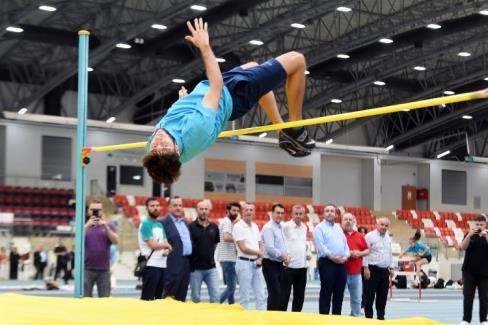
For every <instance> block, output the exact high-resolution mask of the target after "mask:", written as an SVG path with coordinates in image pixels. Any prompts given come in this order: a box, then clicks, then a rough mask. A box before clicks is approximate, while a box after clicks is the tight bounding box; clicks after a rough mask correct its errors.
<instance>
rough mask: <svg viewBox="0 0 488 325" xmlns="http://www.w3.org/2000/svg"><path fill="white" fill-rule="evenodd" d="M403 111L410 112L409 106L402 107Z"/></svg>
mask: <svg viewBox="0 0 488 325" xmlns="http://www.w3.org/2000/svg"><path fill="white" fill-rule="evenodd" d="M402 111H403V112H410V108H404V109H402Z"/></svg>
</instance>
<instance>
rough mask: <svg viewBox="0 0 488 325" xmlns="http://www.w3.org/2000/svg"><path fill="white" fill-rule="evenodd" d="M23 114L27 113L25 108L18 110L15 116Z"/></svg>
mask: <svg viewBox="0 0 488 325" xmlns="http://www.w3.org/2000/svg"><path fill="white" fill-rule="evenodd" d="M25 113H27V108H26V107H22V108H21V109H19V111H18V112H17V114H19V115H24V114H25Z"/></svg>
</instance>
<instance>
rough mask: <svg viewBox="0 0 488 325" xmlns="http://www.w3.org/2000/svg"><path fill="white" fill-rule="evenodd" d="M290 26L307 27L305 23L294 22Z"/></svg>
mask: <svg viewBox="0 0 488 325" xmlns="http://www.w3.org/2000/svg"><path fill="white" fill-rule="evenodd" d="M290 26H291V27H293V28H297V29H304V28H305V27H306V26H305V25H304V24H300V23H293V24H291V25H290Z"/></svg>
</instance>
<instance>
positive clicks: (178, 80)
mask: <svg viewBox="0 0 488 325" xmlns="http://www.w3.org/2000/svg"><path fill="white" fill-rule="evenodd" d="M171 81H172V82H174V83H175V84H184V83H185V82H186V81H185V80H184V79H178V78H175V79H173V80H171Z"/></svg>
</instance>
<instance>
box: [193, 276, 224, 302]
mask: <svg viewBox="0 0 488 325" xmlns="http://www.w3.org/2000/svg"><path fill="white" fill-rule="evenodd" d="M202 282H205V284H206V285H207V289H208V294H209V296H210V302H211V303H212V302H218V301H219V276H218V274H217V269H216V268H211V269H209V270H195V271H193V272H191V273H190V287H191V301H193V302H200V291H201V289H202Z"/></svg>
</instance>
